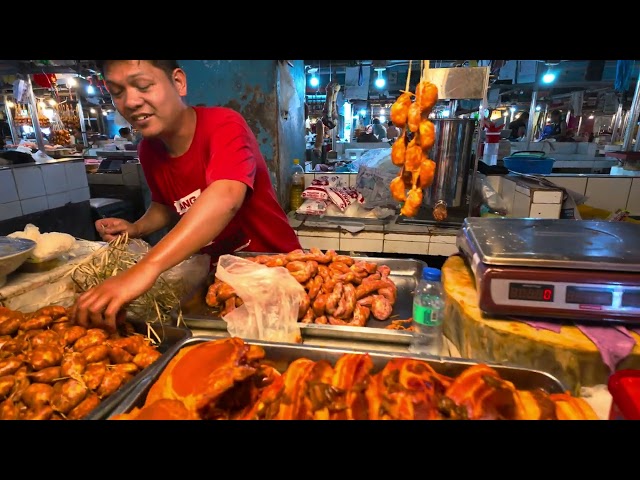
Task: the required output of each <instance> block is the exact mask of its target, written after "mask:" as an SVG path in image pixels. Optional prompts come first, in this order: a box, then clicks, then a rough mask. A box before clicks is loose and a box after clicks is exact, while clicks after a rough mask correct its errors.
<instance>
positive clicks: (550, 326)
mask: <svg viewBox="0 0 640 480" xmlns="http://www.w3.org/2000/svg"><path fill="white" fill-rule="evenodd" d="M519 321H521V322H522V323H526V324H527V325H529V326H530V327H533V328H535V329H536V330H551V331H552V332H555V333H560V329H561V328H562V325H561V324H559V323H551V322H530V321H526V322H525V321H524V320H519Z"/></svg>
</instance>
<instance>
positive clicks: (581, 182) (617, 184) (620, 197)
mask: <svg viewBox="0 0 640 480" xmlns="http://www.w3.org/2000/svg"><path fill="white" fill-rule="evenodd" d="M550 180H551V181H553V182H554V183H555V184H557V185H560V186H561V187H564V188H567V189H569V190H573V191H574V192H577V193H579V194H581V195H586V196H587V197H588V198H587V200H586V201H585V203H586V204H587V205H589V206H591V207H594V208H602V209H604V210H609V211H611V212H614V211H616V210H617V209H619V208H622V209H626V210H629V213H630V214H631V215H640V177H568V176H567V177H565V176H562V177H551V178H550Z"/></svg>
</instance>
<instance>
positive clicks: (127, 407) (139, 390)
mask: <svg viewBox="0 0 640 480" xmlns="http://www.w3.org/2000/svg"><path fill="white" fill-rule="evenodd" d="M215 340H220V338H217V337H209V336H200V337H191V338H187V339H184V340H182V341H181V342H179V344H178V345H177V348H175V349H173V353H172V357H173V356H175V355H176V354H177V353H178V352H179V351H180V350H181V349H182V348H185V347H188V346H192V345H197V344H200V343H202V342H208V341H215ZM245 342H246V343H248V344H251V345H258V346H260V347H262V348H263V349H264V350H265V358H264V360H265V362H268V363H269V364H270V365H272V366H273V367H274V368H276V369H277V370H278V371H279V372H280V373H283V372H284V371H285V370H286V369H287V367H288V366H289V364H291V362H293V361H294V360H297V359H299V358H308V359H309V360H312V361H314V362H318V361H320V360H326V361H328V362H329V363H330V364H331V365H332V366H335V365H336V362H337V361H338V359H339V358H340V357H341V356H342V355H344V354H345V353H361V354H363V355H364V354H368V355H369V356H370V357H371V360H372V361H373V365H374V369H373V372H374V373H375V372H378V371H380V370H381V369H382V368H384V366H385V365H386V364H387V362H389V360H391V359H392V358H398V357H405V358H417V359H420V360H423V361H425V362H426V363H428V364H429V365H430V366H431V367H432V368H433V369H434V370H435V371H436V372H438V373H440V374H443V375H447V376H449V377H457V376H458V375H460V374H461V373H462V372H463V371H464V370H465V369H467V368H469V367H470V366H472V365H477V364H478V363H480V362H477V361H473V360H465V359H459V358H450V357H436V356H427V355H424V356H423V355H415V354H409V353H406V354H405V353H383V352H366V351H363V350H356V349H341V348H327V347H316V346H309V345H300V344H295V343H275V342H261V341H254V340H245ZM172 357H169V355H165V356H163V358H162V359H159V360H158V361H156V363H155V364H154V365H152V366H151V367H149V368H148V369H147V370H146V371H145V372H144V374H143V375H144V378H142V379H141V380H140V381H139V382H138V383H137V384H136V385H135V386H134V387H133V388H131V389H129V390H128V392H127V395H126V397H125V398H124V399H123V400H122V401H121V402H119V403H118V405H117V406H116V407H115V408H114V409H113V410H112V411H111V413H110V415H109V417H113V416H115V415H119V414H123V413H129V412H131V410H133V408H135V407H142V406H143V405H144V402H145V400H146V398H147V393H148V392H149V389H150V388H151V387H152V385H153V384H154V383H155V382H156V381H157V380H158V378H159V377H160V375H161V374H162V372H163V371H164V369H165V368H166V366H167V365H168V363H169V362H170V361H171V358H172ZM482 363H483V364H485V365H489V366H490V367H491V368H493V369H495V370H496V371H497V372H498V374H499V375H500V377H501V378H502V379H504V380H507V381H509V382H511V383H513V385H514V386H515V387H516V388H517V389H519V390H535V389H538V388H540V389H542V390H544V391H545V392H547V393H549V394H552V393H564V392H565V391H566V389H565V388H564V385H562V383H561V382H560V381H559V380H558V379H557V378H555V377H554V376H552V375H550V374H548V373H546V372H542V371H540V370H533V369H528V368H522V367H516V366H509V365H500V364H494V363H491V362H482Z"/></svg>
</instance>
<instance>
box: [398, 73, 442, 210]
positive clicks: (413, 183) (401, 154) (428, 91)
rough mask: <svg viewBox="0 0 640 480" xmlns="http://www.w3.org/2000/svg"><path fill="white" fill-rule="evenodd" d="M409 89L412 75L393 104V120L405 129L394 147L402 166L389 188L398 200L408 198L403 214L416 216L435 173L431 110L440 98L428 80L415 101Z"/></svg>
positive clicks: (420, 83) (399, 165)
mask: <svg viewBox="0 0 640 480" xmlns="http://www.w3.org/2000/svg"><path fill="white" fill-rule="evenodd" d="M409 71H410V70H409ZM408 89H409V78H407V87H406V89H405V90H404V91H403V93H402V94H401V95H400V96H399V97H398V98H397V100H396V101H395V102H394V104H393V105H392V106H391V121H392V122H393V123H394V125H396V126H397V127H399V128H402V132H401V134H400V137H399V138H398V140H396V141H395V142H394V144H393V146H392V147H391V161H392V163H393V164H394V165H396V166H398V167H401V169H400V171H399V172H398V176H397V177H396V178H394V179H393V180H392V181H391V184H390V185H389V189H390V190H391V195H392V196H393V198H394V199H395V200H397V201H398V202H404V204H403V205H402V208H401V209H400V214H401V215H404V216H406V217H415V216H416V215H417V214H418V211H419V210H420V206H421V205H422V200H423V198H424V194H423V190H425V189H427V188H429V187H430V186H431V184H432V183H433V178H434V175H435V169H436V164H435V162H434V161H433V160H431V159H430V158H429V157H428V153H429V151H430V150H431V148H432V147H433V145H434V143H435V125H434V124H433V122H431V121H430V120H429V114H430V113H431V110H432V109H433V107H434V105H435V104H436V102H437V101H438V88H437V87H436V85H434V84H433V83H431V82H428V81H426V80H422V81H420V82H419V83H418V85H417V87H416V93H415V95H414V97H415V98H414V101H413V102H412V98H411V96H412V95H413V94H412V93H411V92H409V91H408ZM407 189H409V192H408V193H407V191H406V190H407ZM438 214H441V212H440V211H438Z"/></svg>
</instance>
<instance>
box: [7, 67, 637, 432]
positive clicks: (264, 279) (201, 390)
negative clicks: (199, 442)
mask: <svg viewBox="0 0 640 480" xmlns="http://www.w3.org/2000/svg"><path fill="white" fill-rule="evenodd" d="M425 69H428V64H427V66H426V68H425ZM485 73H486V72H485ZM407 89H408V82H407ZM409 93H410V92H406V94H403V95H405V96H402V97H401V98H399V99H398V100H397V101H396V103H395V104H394V107H393V108H392V119H393V120H394V122H395V123H397V124H398V126H400V127H402V128H403V130H402V135H401V137H400V138H399V140H397V141H396V142H395V143H394V148H393V149H392V151H391V154H390V157H391V158H390V160H391V161H390V166H389V171H388V173H390V174H391V178H390V179H389V181H388V182H385V181H383V182H381V183H382V188H381V189H378V190H376V187H375V183H376V182H375V181H374V182H373V184H374V185H373V186H370V187H369V193H374V192H376V191H377V192H378V194H380V195H382V194H383V193H384V196H385V197H388V198H391V199H392V200H393V203H395V206H396V207H399V212H400V215H401V216H402V217H405V218H416V217H419V213H420V210H421V207H422V205H423V200H424V198H425V197H427V198H430V200H429V205H428V214H429V215H430V216H431V217H432V218H433V220H434V221H435V222H436V223H437V222H441V221H443V220H446V219H447V218H449V215H450V214H451V213H453V208H455V207H456V206H457V205H456V204H455V202H458V201H460V200H461V198H460V197H459V196H458V195H457V194H456V187H455V184H456V178H457V177H458V176H459V173H460V172H458V169H457V167H458V166H459V162H458V160H456V158H457V157H456V156H455V155H453V156H449V157H447V158H448V159H449V161H447V159H445V158H444V157H443V158H438V157H437V152H438V151H439V152H443V151H445V150H446V148H444V147H446V146H449V144H451V145H461V144H465V145H467V148H466V150H465V151H466V152H467V153H468V152H469V150H470V149H469V148H468V147H469V142H470V140H469V138H468V137H469V131H470V128H469V126H468V125H466V126H465V124H468V123H469V122H437V123H438V124H439V125H440V128H436V126H435V123H436V122H432V121H431V120H429V119H430V118H431V117H430V114H431V113H432V109H433V107H434V105H435V103H436V102H437V101H438V88H437V87H436V86H435V84H433V83H431V82H430V81H428V80H426V79H421V81H420V82H418V85H417V87H416V90H415V94H412V95H410V94H409ZM484 93H485V94H486V92H484ZM445 124H451V125H454V127H452V128H450V129H449V130H451V131H450V132H449V134H447V135H443V134H441V135H440V136H438V132H440V133H441V132H443V131H448V128H447V127H445V126H443V125H445ZM455 132H457V133H459V135H457V134H454V133H455ZM444 138H448V139H451V140H450V141H449V140H447V141H444V140H443V139H444ZM465 139H466V140H465ZM440 140H442V142H441V143H439V141H440ZM436 147H439V149H438V148H436ZM431 155H434V156H433V157H432V158H435V159H437V160H439V161H438V162H436V161H434V160H432V159H431ZM463 170H464V172H463V173H465V175H464V176H465V177H466V173H468V171H467V170H468V166H466V167H463ZM314 180H316V179H314ZM311 187H313V188H311ZM309 189H310V190H309ZM365 189H366V187H365ZM305 192H307V193H310V192H315V194H316V195H320V196H321V197H315V198H314V197H309V198H308V199H307V200H309V199H311V200H314V201H315V202H316V203H322V204H323V205H324V207H325V209H328V208H329V206H330V205H329V204H331V206H332V207H335V209H336V213H338V212H340V213H345V212H346V211H347V210H349V209H352V211H356V210H357V209H358V207H359V205H361V204H362V202H361V200H363V199H365V197H366V194H365V193H364V192H360V191H358V188H352V186H349V185H342V184H339V183H338V181H337V180H336V179H331V178H330V177H327V178H326V179H322V178H321V179H318V182H314V183H313V184H312V185H311V186H310V187H308V189H306V190H305ZM370 198H371V199H373V200H374V201H375V199H376V197H375V195H373V194H372V195H371V197H370ZM379 198H380V197H378V199H379ZM393 203H392V204H393ZM370 206H371V204H370ZM460 206H462V203H460ZM379 207H380V208H379V209H378V210H377V213H379V214H380V213H381V211H382V205H380V206H379ZM449 207H452V208H449ZM325 212H326V210H325ZM382 213H384V212H382ZM489 220H494V221H496V222H497V221H501V219H489ZM496 225H497V224H496ZM461 231H462V230H461ZM515 231H517V230H514V231H512V232H509V235H511V236H514V237H515V236H516V235H515V233H513V232H515ZM49 235H50V234H49ZM42 236H43V235H42V234H39V232H34V231H33V228H29V229H27V228H25V230H24V231H17V232H14V233H13V234H11V235H10V236H9V237H7V238H10V239H16V240H20V241H21V243H22V244H27V245H28V243H29V242H32V243H33V250H29V249H28V248H27V249H26V250H22V251H21V255H22V254H24V255H25V256H26V255H28V256H29V258H30V259H31V260H30V261H29V262H28V263H32V264H33V263H36V264H38V263H39V264H41V266H42V267H41V271H32V272H27V271H24V270H21V269H24V267H23V266H22V265H17V266H15V267H14V268H13V270H12V271H10V272H8V274H7V277H6V278H7V281H6V285H5V286H4V287H2V289H0V295H2V294H3V295H4V296H0V300H1V301H2V303H3V305H4V306H3V307H0V335H2V337H0V338H1V339H2V343H1V344H0V362H1V363H0V366H1V367H2V370H0V379H2V380H3V382H4V383H1V385H2V389H0V402H2V403H0V405H1V408H0V418H2V419H5V418H6V419H10V418H13V419H17V418H25V419H26V418H34V419H35V418H56V419H58V418H63V419H64V418H69V419H74V418H87V419H91V418H95V419H106V418H110V419H122V420H124V419H145V418H146V419H336V420H340V419H372V420H375V419H559V420H562V419H597V418H606V412H605V413H604V414H603V413H602V409H600V408H596V407H595V406H594V405H593V404H592V403H591V402H590V401H589V399H588V398H585V397H584V396H583V392H582V391H581V390H580V389H579V388H578V387H579V386H581V385H585V384H588V381H587V380H589V381H590V377H589V376H588V375H583V374H582V372H580V373H579V375H573V371H572V370H570V369H571V368H572V367H573V366H574V364H573V363H572V361H571V360H567V361H564V362H563V361H559V362H558V363H559V364H560V365H561V367H562V368H556V366H555V365H554V364H552V363H545V364H543V365H538V364H532V363H531V361H532V360H531V358H535V357H536V356H537V355H538V354H539V353H540V352H541V351H544V352H546V350H545V348H547V347H546V346H544V345H543V343H544V342H546V341H547V337H545V336H544V334H540V335H539V336H538V337H539V340H534V339H532V340H533V341H531V340H528V339H525V340H523V342H529V343H530V344H531V348H530V350H529V351H528V354H527V355H524V356H522V357H519V356H516V355H513V356H510V355H504V354H502V352H506V353H508V354H509V353H510V352H511V351H510V350H509V349H510V348H511V347H510V346H509V345H507V346H506V347H504V348H502V347H501V346H497V347H496V348H495V349H492V348H488V346H487V345H486V344H483V343H481V342H480V343H474V342H473V341H468V340H466V339H467V338H476V337H478V338H481V339H484V338H485V333H484V330H483V329H484V328H485V327H484V326H483V325H484V323H485V322H486V319H484V318H483V317H482V316H481V315H479V314H477V309H478V307H476V305H481V304H480V303H479V302H478V299H477V298H476V297H474V296H473V294H474V293H475V292H473V291H470V290H469V289H471V288H473V284H474V280H475V281H478V280H479V279H480V278H482V275H481V272H479V271H477V270H476V271H474V272H473V274H468V272H467V270H465V268H464V267H465V264H464V259H462V258H461V257H460V256H458V255H453V256H451V257H450V258H449V259H448V260H447V262H446V264H445V268H444V269H443V274H444V279H445V282H444V285H445V289H446V293H447V304H446V305H447V306H446V309H445V317H444V329H445V334H446V336H447V337H448V339H449V342H448V343H445V346H444V348H443V351H442V352H441V354H440V355H426V354H412V353H409V350H408V347H409V345H410V344H411V341H412V339H413V338H414V337H415V336H416V335H417V333H418V329H417V328H416V325H417V323H415V320H416V319H415V318H414V317H415V314H414V311H415V310H414V297H415V296H416V289H417V287H418V285H419V284H420V282H421V281H422V280H423V279H424V278H425V277H424V274H425V267H427V264H426V263H425V262H424V261H421V260H416V259H413V258H410V255H404V256H402V257H400V258H392V257H389V256H386V255H384V254H381V255H378V256H367V255H358V254H355V253H352V249H347V248H343V245H342V242H341V240H340V247H339V248H335V249H334V248H325V247H322V248H321V247H320V245H319V242H318V243H315V244H314V240H309V244H308V245H303V247H304V248H303V249H296V250H293V251H287V252H280V253H268V252H267V253H265V252H262V253H255V252H242V253H240V252H238V251H236V252H233V253H232V254H227V255H222V256H221V257H220V258H219V260H218V261H217V263H216V265H215V266H214V268H213V269H212V271H211V272H210V271H209V268H210V258H209V257H208V256H207V255H201V254H196V255H193V256H191V257H190V258H188V259H187V260H184V261H183V262H181V263H180V264H178V265H176V267H174V268H172V269H170V270H167V271H166V272H164V273H163V274H162V275H161V276H160V277H159V278H158V279H157V281H156V283H155V284H154V285H153V286H152V287H151V288H150V289H149V290H148V291H146V292H145V293H143V294H141V295H140V296H139V297H138V298H136V299H134V300H133V301H131V302H130V303H128V304H127V305H126V307H124V308H123V310H122V311H121V312H120V313H119V320H120V328H119V329H118V331H117V332H109V331H107V330H105V329H102V328H89V327H88V326H83V325H78V324H74V320H72V319H73V318H74V315H73V311H72V305H73V304H74V302H75V301H76V299H77V297H78V296H79V295H80V294H82V293H83V292H85V291H87V290H90V289H92V288H93V287H95V286H97V285H99V284H101V283H102V282H105V281H107V280H110V281H111V282H113V280H111V279H112V278H113V277H115V276H117V275H118V273H120V272H122V271H125V270H127V269H128V268H131V267H132V266H133V265H135V264H136V263H138V262H139V261H140V260H142V259H143V257H144V256H145V255H146V254H147V253H148V252H149V245H148V244H146V243H145V242H141V241H139V240H131V239H129V238H128V237H127V235H121V236H119V237H117V238H116V239H115V240H113V241H111V242H109V243H103V242H85V241H83V240H78V239H75V238H71V239H68V238H65V240H69V242H68V243H64V242H62V243H61V242H56V243H58V244H59V245H61V246H60V247H59V248H53V250H54V251H53V252H51V253H49V254H47V255H45V254H44V253H41V252H40V253H38V250H37V248H38V247H39V246H42V245H45V244H46V243H48V242H45V241H43V239H42ZM310 237H312V236H310ZM495 240H496V241H498V240H497V238H496V239H495ZM316 242H317V240H316ZM63 243H64V245H63ZM489 243H490V242H489ZM516 243H517V242H516ZM521 243H522V242H521ZM346 245H347V244H346V243H345V246H346ZM456 247H460V248H461V249H462V245H456ZM526 247H527V246H526V245H524V246H523V247H522V248H520V249H516V250H517V252H519V253H521V254H522V253H523V251H529V249H527V248H526ZM74 249H77V250H74ZM462 250H464V249H462ZM73 252H77V253H76V254H74V253H73ZM534 254H535V251H534ZM474 258H475V257H474V256H473V255H471V262H472V266H473V265H474V264H473V262H474ZM458 260H460V261H461V262H462V263H455V262H457V261H458ZM45 262H52V264H51V265H48V266H44V265H42V264H44V263H45ZM56 262H58V263H56ZM26 263H27V262H26V260H25V264H26ZM16 268H18V270H16ZM36 270H38V269H36ZM465 272H466V273H467V276H466V277H465V276H464V275H465ZM474 277H475V278H474ZM524 281H525V280H523V282H524ZM526 282H527V285H528V284H529V283H531V282H532V280H529V279H527V280H526ZM521 283H522V282H521ZM52 285H53V286H52ZM632 288H635V286H633V285H632ZM521 289H522V290H526V291H528V292H530V291H531V288H530V287H527V286H526V285H524V286H521ZM3 292H4V293H3ZM542 295H543V298H544V296H545V295H547V293H545V290H544V289H543V291H542ZM85 298H86V297H85ZM424 315H425V316H426V315H427V313H426V311H425V313H424ZM474 315H475V316H474ZM429 318H432V317H431V315H429ZM433 318H436V316H434V317H433ZM461 319H462V320H461ZM474 322H475V323H474ZM513 323H514V322H505V323H503V324H501V326H498V324H499V322H498V321H497V320H496V322H495V323H490V324H489V325H490V326H491V329H492V330H491V331H494V332H496V333H495V335H496V337H498V338H500V336H501V335H502V332H503V331H504V330H503V328H505V329H508V328H510V327H509V325H511V324H513ZM477 325H480V327H478V326H477ZM563 328H564V327H563ZM512 329H513V330H514V331H515V330H517V329H516V328H515V327H513V328H512ZM478 331H479V333H476V332H478ZM461 332H462V333H461ZM469 332H471V333H469ZM465 335H467V337H465ZM474 335H475V336H474ZM514 335H515V333H514ZM529 337H532V335H529ZM461 339H462V340H461ZM541 340H542V341H541ZM554 341H555V342H556V343H557V344H560V343H561V342H560V340H558V339H554ZM498 343H499V342H498V341H497V340H495V341H493V343H492V344H490V345H489V347H491V346H493V345H498ZM516 344H517V343H516ZM486 350H489V351H491V352H492V353H495V352H500V354H496V355H494V357H493V358H488V357H487V356H486V355H485V356H483V354H485V353H486ZM556 350H557V351H558V352H559V353H558V354H557V356H558V358H559V359H561V360H564V359H566V357H567V356H572V355H576V356H578V357H579V358H580V359H581V360H582V361H583V362H589V361H590V362H595V355H593V350H590V349H588V348H587V347H586V344H584V343H580V344H578V345H577V346H572V347H570V348H567V349H566V352H565V353H563V352H562V351H561V348H559V347H558V348H556ZM581 350H584V351H585V352H586V353H585V354H584V355H583V356H580V354H579V353H578V352H580V351H581ZM461 357H462V358H461ZM527 362H529V363H527ZM547 369H550V371H548V370H547ZM567 370H569V373H567ZM598 375H599V376H598ZM5 377H10V378H5ZM594 377H597V378H596V380H597V381H598V383H602V381H603V380H606V379H605V378H602V375H601V372H597V375H594Z"/></svg>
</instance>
